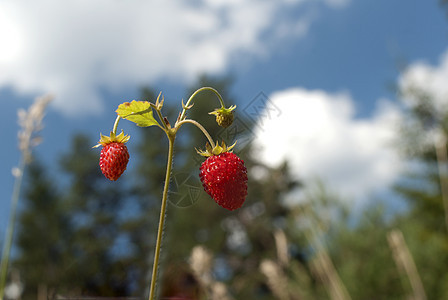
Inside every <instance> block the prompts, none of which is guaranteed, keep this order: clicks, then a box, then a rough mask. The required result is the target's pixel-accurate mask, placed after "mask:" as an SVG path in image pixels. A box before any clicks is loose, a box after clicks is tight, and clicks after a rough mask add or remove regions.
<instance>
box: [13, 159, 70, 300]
mask: <svg viewBox="0 0 448 300" xmlns="http://www.w3.org/2000/svg"><path fill="white" fill-rule="evenodd" d="M23 200H24V202H23V205H24V209H23V211H22V213H21V214H20V217H19V220H18V221H19V230H18V234H17V248H18V251H19V254H18V257H17V259H16V260H15V262H14V266H15V267H16V268H17V269H18V270H19V271H20V275H21V279H22V280H23V281H24V283H25V290H24V294H23V298H24V299H35V297H36V295H37V292H38V288H39V286H40V287H41V288H42V287H46V288H47V290H49V291H53V292H54V291H56V290H57V289H58V288H59V287H60V286H65V285H66V284H67V282H69V280H70V279H69V276H67V275H68V274H67V273H66V272H65V271H66V269H67V268H69V265H70V263H71V262H70V259H69V257H67V251H68V239H69V237H70V235H71V234H72V230H71V226H70V223H69V211H67V209H66V207H65V206H64V205H63V203H62V202H61V201H60V192H59V191H58V188H57V187H56V186H55V184H54V180H53V179H52V178H50V177H49V175H48V174H47V172H46V169H45V167H43V166H42V165H41V163H40V162H39V161H38V160H37V159H34V161H33V163H32V164H31V165H30V166H29V168H28V173H27V188H26V191H25V195H24V199H23Z"/></svg>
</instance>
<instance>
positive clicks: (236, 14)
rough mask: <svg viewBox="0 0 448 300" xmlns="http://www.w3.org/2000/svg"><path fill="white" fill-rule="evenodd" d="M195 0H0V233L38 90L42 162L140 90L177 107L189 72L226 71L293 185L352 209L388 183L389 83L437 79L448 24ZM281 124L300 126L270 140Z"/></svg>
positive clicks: (341, 6) (432, 5)
mask: <svg viewBox="0 0 448 300" xmlns="http://www.w3.org/2000/svg"><path fill="white" fill-rule="evenodd" d="M192 3H194V4H188V3H187V2H185V3H184V2H176V1H152V2H149V1H143V0H140V1H126V2H123V1H105V0H101V1H94V2H92V1H65V2H64V4H60V2H59V1H54V0H39V1H34V2H32V3H29V2H27V1H8V0H4V1H0V28H2V29H0V43H1V45H2V46H1V47H0V102H1V105H2V118H1V119H0V124H1V128H2V135H1V137H2V140H3V141H4V143H3V144H2V147H1V149H0V151H1V157H3V159H2V160H1V161H0V182H1V183H0V187H1V190H2V192H3V196H2V197H1V200H0V211H1V213H0V216H1V221H0V231H2V232H3V230H4V228H5V227H6V222H7V221H6V218H7V211H8V209H9V201H10V197H11V193H12V185H13V178H12V176H11V169H12V168H13V167H14V166H15V165H16V164H17V162H18V161H19V152H18V151H17V138H16V135H17V130H18V127H17V121H16V120H17V109H19V108H27V107H28V106H29V105H30V104H31V103H32V101H33V99H34V98H35V97H36V96H40V95H42V94H46V93H52V94H54V95H55V101H54V102H53V103H52V105H51V107H50V109H49V110H48V111H47V116H46V118H45V120H44V123H45V129H44V131H43V132H42V136H43V138H44V142H43V144H41V145H39V146H38V147H37V148H36V152H37V154H38V155H39V156H40V157H41V158H42V159H44V160H45V161H46V162H49V163H51V162H52V161H54V160H55V158H58V157H59V156H60V154H61V153H62V152H63V151H66V150H67V146H68V143H69V141H70V137H71V135H72V134H73V133H76V132H81V131H82V132H84V133H87V134H89V135H90V136H91V137H95V138H96V137H97V136H98V133H99V132H100V131H101V132H103V133H104V132H107V131H108V130H110V127H111V126H112V124H113V121H114V110H115V108H116V106H117V104H119V103H121V102H123V101H129V100H132V99H134V98H136V97H138V95H139V88H140V87H141V86H144V85H150V86H153V87H156V88H158V89H161V90H162V91H163V93H164V95H165V97H166V99H168V101H180V99H181V98H182V97H184V96H185V95H184V92H185V87H186V86H188V85H190V84H191V83H192V82H194V79H195V78H196V77H197V75H198V74H201V73H208V74H212V75H222V74H227V73H231V74H233V75H234V76H235V85H234V86H233V90H232V93H233V95H234V96H235V98H236V99H238V103H237V104H238V106H239V108H240V109H241V108H245V107H247V105H249V103H250V102H251V101H252V100H253V99H254V97H256V96H257V95H258V94H259V93H260V92H263V93H264V94H265V95H267V96H268V98H269V99H270V101H271V102H270V103H273V104H275V105H276V106H278V107H279V109H280V111H281V112H282V115H281V116H280V117H279V118H277V119H276V120H272V125H266V126H268V127H265V128H264V129H263V128H261V129H260V131H258V132H257V137H256V139H257V142H258V143H260V147H263V149H265V151H264V152H263V153H262V154H261V156H260V158H262V159H265V160H266V162H267V163H269V164H276V163H278V162H279V160H280V159H290V160H291V162H292V166H293V168H294V170H293V171H294V172H295V174H296V175H297V176H300V177H305V178H307V177H309V178H314V177H320V178H324V179H325V180H326V181H329V182H332V181H334V188H335V189H336V190H337V191H339V190H338V188H340V192H341V193H342V194H345V193H347V195H350V197H352V198H354V199H357V198H365V195H367V194H369V193H370V192H375V191H380V192H382V191H383V190H384V187H385V186H386V185H388V184H390V183H392V182H393V181H394V180H395V179H396V178H397V177H398V176H399V174H400V171H401V170H402V164H401V162H398V161H397V160H398V158H397V156H396V153H394V152H393V150H389V149H386V148H385V146H384V145H383V143H386V142H387V140H388V139H393V138H394V133H393V132H391V129H390V127H389V125H390V123H393V122H394V120H395V121H396V120H397V119H399V117H400V108H399V106H398V105H397V104H396V101H397V100H398V99H397V94H396V92H395V91H394V90H393V89H391V86H393V85H396V84H402V86H405V85H406V84H405V83H403V82H404V81H406V80H407V79H406V78H410V79H409V80H411V79H415V80H417V83H421V82H422V78H423V77H424V78H436V79H437V80H435V81H437V82H439V81H440V82H443V80H444V78H446V82H448V77H444V76H448V75H447V72H445V71H444V70H445V69H444V66H445V64H444V63H443V62H444V60H443V55H444V53H445V52H447V51H448V47H447V46H448V45H447V38H448V34H447V33H448V31H447V29H448V28H447V25H448V21H447V19H446V17H445V14H444V12H443V11H442V9H441V7H439V4H438V1H436V0H429V1H428V0H282V1H267V0H263V1H254V0H244V1H243V0H242V1H237V0H235V1H211V0H209V1H195V2H192ZM403 63H405V64H406V65H407V66H408V69H407V70H408V71H406V72H405V73H406V74H410V75H409V76H407V77H406V76H404V75H403V73H400V70H399V68H400V67H402V66H403ZM414 66H420V67H415V68H414ZM413 72H414V73H413ZM413 74H414V75H415V76H414V75H413ZM422 74H423V75H422ZM425 76H426V77H425ZM431 76H432V77H431ZM400 80H401V81H400ZM419 80H420V81H419ZM423 81H424V80H423ZM400 82H401V83H400ZM432 88H433V89H434V90H437V89H439V88H440V86H436V85H435V86H434V87H432ZM439 90H440V89H439ZM443 92H444V90H443V88H442V92H440V93H443ZM434 93H438V92H437V91H434ZM311 103H312V105H311ZM294 111H297V112H300V113H298V114H295V113H294ZM298 115H300V116H302V119H301V121H300V120H299V121H298V120H297V116H298ZM307 116H311V119H307V118H306V117H307ZM305 120H307V122H308V123H305ZM302 121H303V122H302ZM266 124H269V123H266ZM307 124H312V125H310V126H307ZM313 124H314V125H313ZM285 126H292V128H294V127H297V129H296V130H293V133H291V132H289V133H288V135H287V136H285V135H282V134H279V132H278V130H279V129H278V128H280V129H281V128H284V127H285ZM125 128H130V126H127V125H125ZM290 128H291V127H290ZM310 128H311V129H313V130H311V129H310ZM274 129H275V130H274ZM330 129H332V130H330ZM276 130H277V131H276ZM367 135H369V136H370V137H372V136H373V137H375V138H370V139H369V140H370V141H366V140H365V139H364V137H366V136H367ZM275 137H276V138H280V139H281V141H277V140H275ZM316 140H317V142H316ZM274 141H276V142H274ZM282 141H283V142H284V144H282V147H281V148H280V146H279V145H280V144H281V143H282ZM313 145H314V146H315V147H317V148H315V149H314V148H313ZM354 148H356V149H354ZM297 149H299V150H298V151H296V150H297ZM325 149H327V150H326V151H327V152H325V151H324V150H325ZM328 149H331V150H332V151H328ZM352 151H354V152H352ZM330 152H331V153H330ZM272 153H277V154H278V155H277V154H275V155H274V154H272ZM313 153H319V154H320V155H321V156H319V159H313V157H312V156H311V154H313ZM274 156H275V157H274ZM304 158H307V159H304ZM347 165H350V167H349V168H347ZM54 167H56V165H54ZM52 172H56V173H57V172H58V170H57V169H55V170H52ZM360 173H363V174H366V175H365V176H359V174H360ZM361 177H362V178H361ZM358 178H361V179H359V180H361V181H360V182H359V184H358V183H357V182H356V180H357V179H358ZM372 182H376V184H372ZM354 185H355V186H359V188H358V189H353V188H351V186H354Z"/></svg>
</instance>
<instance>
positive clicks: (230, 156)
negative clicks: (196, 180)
mask: <svg viewBox="0 0 448 300" xmlns="http://www.w3.org/2000/svg"><path fill="white" fill-rule="evenodd" d="M218 147H220V146H218ZM224 149H225V146H224ZM214 152H216V151H214ZM204 153H205V152H203V155H204ZM199 177H200V178H201V181H202V186H203V187H204V190H205V191H206V192H207V193H208V194H209V195H210V196H211V197H212V198H213V200H215V202H216V203H218V204H219V205H220V206H222V207H224V208H226V209H228V210H235V209H237V208H240V207H241V206H242V205H243V203H244V201H245V200H246V196H247V169H246V167H245V166H244V161H243V160H242V159H240V158H239V157H238V156H236V155H235V154H234V153H230V152H222V153H220V154H218V155H214V154H212V155H211V156H209V157H208V158H207V159H206V160H205V161H204V162H203V163H202V165H201V167H200V174H199Z"/></svg>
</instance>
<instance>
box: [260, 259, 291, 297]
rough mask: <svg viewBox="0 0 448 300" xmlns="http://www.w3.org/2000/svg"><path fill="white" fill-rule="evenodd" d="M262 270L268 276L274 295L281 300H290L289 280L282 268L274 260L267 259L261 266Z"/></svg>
mask: <svg viewBox="0 0 448 300" xmlns="http://www.w3.org/2000/svg"><path fill="white" fill-rule="evenodd" d="M260 270H261V272H262V273H263V274H264V276H266V278H267V283H268V286H269V288H270V289H271V291H272V293H273V294H274V295H275V297H277V299H280V300H289V299H290V298H289V293H288V278H287V277H286V276H285V274H284V273H283V270H282V269H281V268H280V266H279V265H278V264H277V263H275V262H274V261H272V260H269V259H265V260H263V261H262V262H261V264H260Z"/></svg>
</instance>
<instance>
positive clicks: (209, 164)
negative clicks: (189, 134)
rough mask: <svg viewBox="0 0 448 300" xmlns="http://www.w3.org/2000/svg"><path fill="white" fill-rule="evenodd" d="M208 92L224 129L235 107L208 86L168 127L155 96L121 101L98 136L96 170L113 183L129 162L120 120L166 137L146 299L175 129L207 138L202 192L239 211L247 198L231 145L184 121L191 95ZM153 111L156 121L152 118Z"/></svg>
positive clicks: (240, 166)
mask: <svg viewBox="0 0 448 300" xmlns="http://www.w3.org/2000/svg"><path fill="white" fill-rule="evenodd" d="M206 90H209V91H212V92H213V93H215V95H216V96H217V98H218V100H219V102H220V105H221V107H220V108H217V109H215V110H214V111H213V112H211V113H210V114H213V115H215V116H216V122H217V123H218V125H219V126H221V127H224V128H226V127H228V126H230V124H232V122H233V110H234V109H235V108H236V106H231V107H229V108H226V107H225V106H224V101H223V99H222V97H221V95H220V94H219V93H218V91H216V90H215V89H213V88H211V87H203V88H200V89H198V90H197V91H196V92H194V93H193V94H192V95H191V97H190V98H189V99H188V101H187V103H186V104H184V103H183V101H182V111H181V112H180V113H179V116H178V118H177V120H176V122H175V123H174V125H173V126H172V125H171V124H170V122H169V121H168V119H167V118H166V117H165V116H163V114H162V108H163V96H162V97H161V94H159V96H158V97H157V100H156V102H155V103H151V102H148V101H135V100H134V101H132V102H125V103H122V104H120V105H119V106H118V109H117V110H116V113H117V118H116V120H115V123H114V126H113V129H112V131H111V133H110V136H104V135H102V134H101V135H100V136H101V137H100V140H99V142H98V145H96V146H95V147H102V149H101V156H100V168H101V171H102V172H103V174H104V175H105V176H106V177H107V178H108V179H109V180H112V181H115V180H117V179H118V178H119V177H120V176H121V175H122V174H123V172H124V171H125V170H126V166H127V163H128V161H129V153H128V149H127V147H126V145H125V143H126V142H128V141H129V139H130V137H129V136H128V135H125V134H124V133H123V131H122V132H121V133H120V134H118V135H117V128H118V123H119V121H120V120H121V119H126V120H128V121H131V122H134V123H135V124H136V125H137V126H140V127H150V126H156V127H159V128H160V129H161V130H163V131H164V132H165V134H166V136H167V138H168V141H169V146H168V160H167V166H166V176H165V184H164V187H163V193H162V202H161V209H160V219H159V228H158V231H157V240H156V246H155V251H154V264H153V270H152V278H151V285H150V291H149V299H150V300H153V299H154V297H155V285H156V281H157V273H158V266H159V257H160V249H161V244H162V233H163V228H164V223H165V212H166V205H167V198H168V188H169V182H170V175H171V170H172V167H173V155H174V141H175V139H176V135H177V133H178V131H179V129H180V128H181V127H182V125H184V124H192V125H195V126H196V127H198V128H199V129H200V130H201V131H202V133H203V134H204V135H205V136H206V137H207V139H208V143H207V145H206V150H205V151H198V153H199V154H200V155H202V156H205V157H207V159H206V160H205V161H204V162H203V163H202V165H201V167H200V179H201V182H202V185H203V187H204V190H205V191H206V192H207V193H208V194H209V195H210V196H211V197H212V198H213V200H215V202H216V203H217V204H219V205H220V206H222V207H224V208H226V209H228V210H235V209H237V208H240V207H241V206H242V205H243V203H244V201H245V199H246V195H247V169H246V167H245V166H244V161H243V160H242V159H240V158H239V157H238V156H237V155H235V154H234V153H232V152H231V150H232V148H233V146H234V145H235V144H234V145H232V146H230V147H227V146H226V145H225V144H224V143H222V144H221V145H219V144H218V143H216V144H215V142H214V141H213V139H212V137H211V136H210V134H209V133H208V132H207V130H206V129H205V128H204V127H203V126H202V125H201V124H200V123H199V122H198V121H196V120H193V119H188V118H187V111H188V110H189V109H191V108H192V107H193V100H194V98H195V96H196V95H197V94H198V93H200V92H202V91H206ZM154 112H155V113H156V115H157V118H158V120H156V118H155V117H154Z"/></svg>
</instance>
